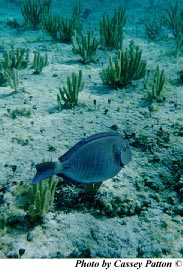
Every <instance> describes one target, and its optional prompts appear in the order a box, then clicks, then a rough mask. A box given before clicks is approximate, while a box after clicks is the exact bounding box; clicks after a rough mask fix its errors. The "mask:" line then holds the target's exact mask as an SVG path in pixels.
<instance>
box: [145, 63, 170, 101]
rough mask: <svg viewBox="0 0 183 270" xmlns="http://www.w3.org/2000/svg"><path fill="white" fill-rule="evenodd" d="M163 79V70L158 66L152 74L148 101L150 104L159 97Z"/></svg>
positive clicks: (163, 82)
mask: <svg viewBox="0 0 183 270" xmlns="http://www.w3.org/2000/svg"><path fill="white" fill-rule="evenodd" d="M165 79H166V77H165V72H164V69H162V70H160V68H159V66H157V67H156V70H155V73H154V78H153V83H152V90H151V93H150V94H149V99H150V100H151V102H152V101H153V100H157V99H158V97H159V96H160V94H161V92H162V90H163V88H164V84H165Z"/></svg>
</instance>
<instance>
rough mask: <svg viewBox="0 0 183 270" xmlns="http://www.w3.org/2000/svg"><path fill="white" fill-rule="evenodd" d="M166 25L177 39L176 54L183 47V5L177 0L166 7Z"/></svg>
mask: <svg viewBox="0 0 183 270" xmlns="http://www.w3.org/2000/svg"><path fill="white" fill-rule="evenodd" d="M166 15H167V16H166V17H165V25H166V26H167V27H168V28H170V29H171V30H172V33H173V35H174V37H175V40H176V55H178V54H179V53H181V52H182V49H183V7H182V6H181V5H180V4H179V3H178V2H177V1H176V2H175V4H169V6H168V8H167V9H166Z"/></svg>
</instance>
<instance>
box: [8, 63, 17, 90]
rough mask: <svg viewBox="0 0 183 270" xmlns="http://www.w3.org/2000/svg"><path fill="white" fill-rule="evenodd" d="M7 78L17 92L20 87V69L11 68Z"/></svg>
mask: <svg viewBox="0 0 183 270" xmlns="http://www.w3.org/2000/svg"><path fill="white" fill-rule="evenodd" d="M6 78H7V81H8V83H9V85H10V87H11V88H12V89H14V90H15V92H17V90H18V87H19V75H18V71H17V70H16V69H15V68H13V69H12V70H9V71H7V72H6Z"/></svg>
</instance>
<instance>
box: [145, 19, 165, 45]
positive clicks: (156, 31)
mask: <svg viewBox="0 0 183 270" xmlns="http://www.w3.org/2000/svg"><path fill="white" fill-rule="evenodd" d="M161 30H162V28H161V22H160V21H159V20H158V19H157V18H154V19H153V20H150V19H147V20H146V22H145V32H146V35H147V36H148V38H150V39H153V40H157V39H158V38H159V36H160V35H161Z"/></svg>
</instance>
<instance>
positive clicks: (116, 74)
mask: <svg viewBox="0 0 183 270" xmlns="http://www.w3.org/2000/svg"><path fill="white" fill-rule="evenodd" d="M141 56H142V50H141V49H140V48H139V46H135V44H134V42H133V41H131V42H130V45H129V49H126V50H118V51H117V54H116V56H115V57H112V56H110V57H109V65H108V67H107V68H104V69H103V70H102V72H101V79H102V81H103V83H104V84H106V85H108V86H109V87H112V88H123V87H125V86H126V85H128V84H130V83H131V81H132V80H138V79H141V78H142V77H144V76H145V73H146V61H145V60H142V57H141Z"/></svg>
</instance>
